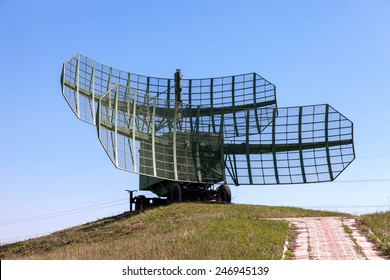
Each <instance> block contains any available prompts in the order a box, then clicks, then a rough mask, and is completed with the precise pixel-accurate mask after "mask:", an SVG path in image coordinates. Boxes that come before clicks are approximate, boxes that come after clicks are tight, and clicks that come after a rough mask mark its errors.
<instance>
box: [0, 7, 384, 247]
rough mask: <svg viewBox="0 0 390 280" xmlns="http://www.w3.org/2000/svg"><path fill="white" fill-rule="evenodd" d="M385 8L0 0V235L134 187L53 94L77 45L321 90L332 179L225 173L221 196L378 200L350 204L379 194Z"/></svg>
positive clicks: (302, 99) (141, 60) (300, 97)
mask: <svg viewBox="0 0 390 280" xmlns="http://www.w3.org/2000/svg"><path fill="white" fill-rule="evenodd" d="M389 14H390V2H389V1H386V0H382V1H381V0H375V1H360V0H358V1H321V2H320V1H260V0H258V1H255V0H244V1H227V0H224V1H205V0H200V1H173V0H171V1H145V0H144V1H141V0H139V1H119V0H113V1H109V2H107V1H80V0H78V1H73V0H68V1H39V0H38V1H11V0H0V34H1V37H0V38H1V39H0V40H1V44H0V48H1V52H0V96H1V100H2V104H3V106H2V108H1V110H0V126H1V128H2V129H1V137H0V188H1V196H0V213H1V214H0V242H1V243H3V242H9V241H13V240H17V239H20V238H22V237H26V236H33V235H39V234H42V233H48V232H52V231H54V230H59V229H63V228H66V227H69V226H72V225H77V224H81V223H84V222H87V221H93V220H96V219H98V218H102V217H107V216H111V215H114V214H119V213H122V212H124V211H126V210H127V209H128V204H127V199H128V196H127V193H126V192H125V190H126V189H137V188H138V176H137V175H135V174H131V173H127V172H123V171H120V170H117V169H115V167H114V166H113V165H112V163H111V162H110V160H109V158H108V157H107V155H106V154H105V152H104V150H103V149H102V148H101V145H100V143H99V141H98V138H97V135H96V128H95V127H93V126H91V125H88V124H86V123H83V122H81V121H78V120H77V119H76V118H75V116H74V115H73V113H72V112H71V110H70V108H69V107H68V105H67V104H66V102H65V100H64V98H63V97H62V95H61V87H60V74H61V67H62V63H63V62H64V61H65V60H66V59H68V58H69V57H71V56H73V55H74V54H76V53H77V52H81V53H83V54H85V55H87V56H89V57H91V58H93V59H96V60H97V61H99V62H102V63H104V64H108V65H111V66H114V67H116V68H119V69H124V70H127V71H130V72H134V73H139V74H144V75H150V76H156V77H172V76H173V73H174V71H175V70H176V69H177V68H181V69H182V71H183V74H184V78H203V77H213V76H227V75H233V74H240V73H247V72H257V73H258V74H260V75H261V76H263V77H265V78H266V79H267V80H269V81H271V82H272V83H274V84H275V85H276V89H277V98H278V105H279V106H296V105H310V104H322V103H329V104H330V105H332V106H333V107H334V108H335V109H337V110H338V111H340V112H341V113H343V114H344V115H345V116H346V117H348V118H349V119H351V120H352V121H353V122H354V125H355V144H356V146H355V148H356V154H357V158H356V160H355V161H354V162H353V163H352V164H351V166H350V167H349V168H348V169H347V170H346V171H345V172H344V173H342V174H341V175H340V177H339V178H338V179H337V180H336V181H335V182H332V183H324V184H312V185H295V186H287V185H283V186H247V187H232V192H233V201H234V202H236V203H247V204H266V205H294V206H335V205H336V206H337V205H338V206H362V207H352V208H343V209H344V210H345V211H349V212H352V213H353V212H356V213H358V212H367V211H376V210H378V209H382V208H383V207H382V208H380V207H379V208H378V207H363V206H374V205H388V199H389V196H390V187H389V186H390V174H389V161H390V146H389V144H388V143H390V132H389V129H388V128H389V120H390V97H389V88H390V78H389V77H390V76H389V74H390V36H389V34H390V18H389V16H388V15H389ZM89 206H91V207H90V208H88V207H89ZM74 209H76V210H74ZM343 209H341V210H343ZM67 210H73V211H68V212H66V211H67ZM53 213H57V214H55V215H49V216H45V215H47V214H53Z"/></svg>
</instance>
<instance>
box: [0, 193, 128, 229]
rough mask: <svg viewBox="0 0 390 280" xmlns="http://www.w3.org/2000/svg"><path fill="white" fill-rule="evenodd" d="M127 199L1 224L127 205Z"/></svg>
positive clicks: (6, 222)
mask: <svg viewBox="0 0 390 280" xmlns="http://www.w3.org/2000/svg"><path fill="white" fill-rule="evenodd" d="M127 200H128V199H120V200H114V201H110V202H105V203H100V204H95V205H90V206H85V207H80V208H75V209H69V210H64V211H59V212H54V213H50V214H44V215H39V216H33V217H27V218H22V219H17V220H9V221H4V222H0V225H1V226H5V225H12V224H18V223H25V222H31V221H37V220H43V219H48V218H54V217H60V216H66V215H71V214H77V213H81V212H86V211H92V210H98V209H103V208H108V207H113V206H118V205H125V204H128V203H123V201H127ZM117 202H122V203H117ZM107 204H111V205H107ZM102 205H106V206H103V207H100V206H102Z"/></svg>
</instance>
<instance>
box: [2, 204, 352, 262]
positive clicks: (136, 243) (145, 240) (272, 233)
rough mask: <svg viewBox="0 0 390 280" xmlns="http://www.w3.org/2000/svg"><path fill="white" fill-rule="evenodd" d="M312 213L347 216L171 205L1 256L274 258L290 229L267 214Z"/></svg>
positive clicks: (295, 213) (12, 247)
mask: <svg viewBox="0 0 390 280" xmlns="http://www.w3.org/2000/svg"><path fill="white" fill-rule="evenodd" d="M313 216H346V215H345V214H341V213H333V212H325V211H314V210H305V209H300V208H293V207H270V206H251V205H235V204H201V203H199V204H198V203H183V204H173V205H169V206H166V207H160V208H156V209H153V210H148V211H145V212H144V213H142V214H139V215H135V216H129V215H119V216H115V217H110V218H106V219H103V220H99V221H96V222H92V223H88V224H85V225H81V226H77V227H73V228H69V229H66V230H62V231H58V232H55V233H53V234H50V235H48V236H43V237H39V238H35V239H30V240H26V241H22V242H17V243H13V244H7V245H3V246H1V247H0V258H1V259H189V260H191V259H224V260H228V259H244V260H245V259H263V260H269V259H276V260H277V259H281V257H282V253H283V245H284V242H285V240H286V239H289V240H291V239H292V237H293V228H291V227H290V228H289V227H288V223H287V222H285V221H281V220H266V219H267V218H286V217H313ZM287 257H288V255H287Z"/></svg>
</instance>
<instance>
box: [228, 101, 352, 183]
mask: <svg viewBox="0 0 390 280" xmlns="http://www.w3.org/2000/svg"><path fill="white" fill-rule="evenodd" d="M273 114H274V116H275V119H274V121H273V122H272V124H271V125H270V126H268V127H267V128H266V129H265V130H264V131H262V133H260V134H256V129H257V127H256V125H255V124H254V123H253V121H252V119H253V117H254V114H253V112H251V111H249V110H248V111H247V112H246V119H247V124H246V125H244V126H245V127H246V130H247V131H248V134H247V135H245V136H244V135H243V136H239V137H233V138H225V148H224V152H225V154H226V164H227V168H228V171H229V174H230V175H231V177H232V180H233V182H235V183H236V184H294V183H315V182H325V181H332V180H334V179H335V178H336V177H337V176H338V175H339V174H340V173H341V172H342V171H343V170H344V169H345V168H346V167H347V166H348V165H349V164H350V163H351V162H352V161H353V159H354V158H355V153H354V148H353V124H352V122H351V121H350V120H348V119H347V118H345V117H344V116H343V115H342V114H340V113H339V112H337V111H336V110H335V109H334V108H332V107H331V106H329V105H313V106H301V107H288V108H278V109H277V110H276V109H275V110H274V112H273ZM225 118H229V117H227V116H225ZM230 118H231V117H230ZM227 123H229V121H225V129H229V128H228V125H227ZM230 126H231V125H230ZM240 143H241V145H240Z"/></svg>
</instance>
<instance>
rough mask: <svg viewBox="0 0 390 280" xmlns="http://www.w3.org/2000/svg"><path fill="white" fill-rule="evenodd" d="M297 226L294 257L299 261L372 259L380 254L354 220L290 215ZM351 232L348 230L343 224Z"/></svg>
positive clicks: (377, 257)
mask: <svg viewBox="0 0 390 280" xmlns="http://www.w3.org/2000/svg"><path fill="white" fill-rule="evenodd" d="M286 220H288V221H289V222H290V223H292V224H293V225H294V226H295V227H296V233H297V237H296V241H295V246H294V249H293V259H296V260H367V259H369V260H372V259H376V260H379V259H384V258H382V257H381V253H380V252H378V251H376V250H375V247H374V245H373V244H372V243H370V242H369V241H368V240H367V239H366V238H365V237H364V236H363V235H361V234H360V233H359V231H358V229H357V228H356V226H355V219H342V218H339V217H320V218H289V219H286ZM345 226H346V227H348V228H349V229H350V231H351V233H347V232H346V231H345V229H344V227H345Z"/></svg>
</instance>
